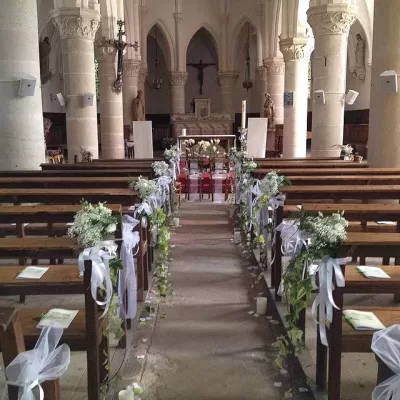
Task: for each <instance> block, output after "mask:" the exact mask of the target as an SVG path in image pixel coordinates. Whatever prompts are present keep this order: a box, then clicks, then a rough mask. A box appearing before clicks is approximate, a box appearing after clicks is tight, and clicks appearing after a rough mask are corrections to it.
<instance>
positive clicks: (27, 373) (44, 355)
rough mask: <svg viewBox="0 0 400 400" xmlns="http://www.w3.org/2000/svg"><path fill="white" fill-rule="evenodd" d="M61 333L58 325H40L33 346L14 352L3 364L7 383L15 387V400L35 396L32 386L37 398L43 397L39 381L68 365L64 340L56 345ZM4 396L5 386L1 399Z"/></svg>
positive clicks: (32, 399)
mask: <svg viewBox="0 0 400 400" xmlns="http://www.w3.org/2000/svg"><path fill="white" fill-rule="evenodd" d="M62 334H63V329H62V328H58V327H54V326H52V327H50V326H45V327H43V328H42V331H41V332H40V336H39V339H38V341H37V342H36V345H35V348H34V349H33V350H29V351H24V352H23V353H20V354H18V355H17V357H15V359H14V360H13V361H12V362H11V363H10V364H9V365H8V367H7V368H6V377H7V384H8V385H11V386H17V387H19V390H18V399H19V400H35V396H34V395H33V389H34V388H35V387H36V386H37V387H38V388H39V395H40V400H44V392H43V388H42V386H41V383H43V382H45V381H51V380H55V379H58V378H60V377H61V376H62V375H63V374H64V372H65V371H66V370H67V369H68V366H69V363H70V349H69V347H68V346H67V345H66V344H63V345H61V346H60V347H57V345H58V343H59V341H60V339H61V336H62ZM6 398H7V386H6V389H5V391H4V393H3V397H2V399H6Z"/></svg>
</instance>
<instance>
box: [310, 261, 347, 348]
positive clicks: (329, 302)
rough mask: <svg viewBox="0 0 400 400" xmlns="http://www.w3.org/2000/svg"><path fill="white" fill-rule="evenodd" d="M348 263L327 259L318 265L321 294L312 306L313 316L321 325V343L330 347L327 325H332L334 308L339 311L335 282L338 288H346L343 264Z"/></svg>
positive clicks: (319, 293)
mask: <svg viewBox="0 0 400 400" xmlns="http://www.w3.org/2000/svg"><path fill="white" fill-rule="evenodd" d="M345 262H346V260H345V259H337V258H331V257H325V258H324V259H323V260H322V261H321V262H320V263H319V265H318V268H317V270H316V273H318V280H319V292H318V295H317V297H316V298H315V300H314V303H313V305H312V316H313V319H314V321H315V322H316V323H317V324H318V325H319V334H320V338H321V343H322V344H323V345H324V346H328V338H327V336H326V324H327V323H331V322H332V319H333V307H335V308H336V309H337V310H339V307H338V306H337V305H336V304H335V301H334V300H333V290H334V281H333V277H335V282H336V286H337V287H344V286H345V279H344V276H343V272H342V269H341V268H340V265H341V264H344V263H345Z"/></svg>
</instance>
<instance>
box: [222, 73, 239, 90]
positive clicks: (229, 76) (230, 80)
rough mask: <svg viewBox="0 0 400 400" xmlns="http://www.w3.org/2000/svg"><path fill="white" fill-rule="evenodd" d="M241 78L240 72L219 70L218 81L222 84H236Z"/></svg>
mask: <svg viewBox="0 0 400 400" xmlns="http://www.w3.org/2000/svg"><path fill="white" fill-rule="evenodd" d="M238 78H239V72H236V71H220V72H218V83H219V85H220V86H234V85H235V83H236V81H237V79H238Z"/></svg>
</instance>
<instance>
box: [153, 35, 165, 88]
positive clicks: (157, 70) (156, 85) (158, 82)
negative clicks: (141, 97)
mask: <svg viewBox="0 0 400 400" xmlns="http://www.w3.org/2000/svg"><path fill="white" fill-rule="evenodd" d="M155 36H156V37H155V39H156V44H155V50H156V56H155V59H154V67H155V68H154V73H155V76H154V79H153V82H152V83H151V87H152V88H153V89H154V90H161V89H162V85H163V80H162V78H161V76H160V60H159V59H158V40H157V29H155Z"/></svg>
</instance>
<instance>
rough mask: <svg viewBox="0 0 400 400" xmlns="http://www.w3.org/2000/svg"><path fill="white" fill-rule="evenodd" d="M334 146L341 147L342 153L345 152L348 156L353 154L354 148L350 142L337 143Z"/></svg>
mask: <svg viewBox="0 0 400 400" xmlns="http://www.w3.org/2000/svg"><path fill="white" fill-rule="evenodd" d="M332 147H334V148H336V149H339V150H340V152H341V154H343V155H344V156H345V157H346V158H351V156H352V155H353V150H354V149H353V147H352V146H351V145H350V144H335V145H334V146H332Z"/></svg>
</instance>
